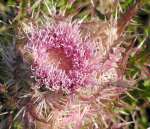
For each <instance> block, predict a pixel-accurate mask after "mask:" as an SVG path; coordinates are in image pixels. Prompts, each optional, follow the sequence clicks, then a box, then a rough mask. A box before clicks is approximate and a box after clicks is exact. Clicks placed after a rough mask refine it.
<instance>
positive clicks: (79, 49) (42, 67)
mask: <svg viewBox="0 0 150 129" xmlns="http://www.w3.org/2000/svg"><path fill="white" fill-rule="evenodd" d="M27 48H28V50H30V51H31V52H32V54H33V60H34V61H33V64H32V73H33V76H34V78H35V79H36V81H37V82H38V84H39V85H40V86H42V85H44V86H46V87H47V88H49V89H51V90H54V91H55V90H57V91H58V90H64V91H67V92H71V91H73V90H75V89H77V88H78V87H80V86H86V85H89V84H90V82H91V81H92V77H91V75H92V73H93V72H94V71H95V70H96V65H95V64H92V63H91V60H92V58H93V56H94V49H93V48H92V47H91V41H90V39H89V38H88V37H82V36H81V33H80V25H79V24H73V23H67V22H59V23H57V24H52V25H51V26H44V27H43V28H41V29H37V28H36V29H34V30H33V31H32V33H31V34H30V36H29V39H28V44H27Z"/></svg>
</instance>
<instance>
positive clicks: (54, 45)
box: [25, 20, 126, 129]
mask: <svg viewBox="0 0 150 129" xmlns="http://www.w3.org/2000/svg"><path fill="white" fill-rule="evenodd" d="M95 25H97V26H98V28H99V27H100V26H103V28H101V31H97V30H94V29H98V28H97V27H96V28H95V27H93V26H92V27H93V31H88V30H89V28H91V26H89V25H88V24H85V25H84V24H81V23H78V22H74V23H71V22H68V21H65V20H64V21H56V22H55V23H52V24H50V25H48V24H45V25H44V26H43V27H41V28H37V27H33V28H31V29H30V30H31V31H30V33H29V34H28V43H27V45H26V47H25V48H26V49H27V51H28V52H29V53H31V56H32V58H33V62H32V66H31V71H32V75H33V77H34V79H35V81H36V85H38V86H39V87H46V88H47V89H48V90H47V92H45V93H43V92H42V93H41V92H39V91H38V88H37V87H36V86H35V87H34V90H35V91H36V92H34V94H33V98H32V100H31V103H34V101H35V103H34V104H33V105H34V106H33V110H32V111H33V112H34V113H31V114H34V116H32V115H31V116H32V117H35V119H38V120H41V121H45V122H46V123H47V122H48V123H49V124H48V125H50V126H51V127H52V128H53V129H66V128H73V129H80V128H81V127H85V126H89V127H91V128H93V127H92V126H99V127H103V126H104V125H105V127H108V125H107V122H102V123H103V124H104V123H105V124H104V125H103V124H102V123H101V122H98V120H99V119H103V121H108V120H109V121H111V120H110V118H111V115H110V114H109V113H110V112H109V109H107V108H106V107H107V105H109V106H108V107H109V108H110V107H111V105H110V101H113V100H115V99H117V98H118V97H119V95H120V94H122V93H123V92H125V91H126V88H124V87H118V86H117V85H116V84H115V82H117V81H118V80H120V79H122V78H121V77H122V76H120V74H119V72H118V71H119V62H120V60H121V59H122V54H121V53H122V48H120V47H119V46H116V47H113V48H112V47H111V46H112V45H113V44H114V42H115V40H116V39H117V29H116V28H115V27H116V23H115V21H114V22H113V24H110V23H97V24H95ZM99 25H100V26H99ZM87 32H89V33H87ZM97 32H98V33H97ZM112 32H113V33H112ZM106 43H107V44H106ZM37 91H38V94H37ZM62 91H63V92H62ZM64 93H67V94H65V96H64ZM68 93H69V94H68ZM35 114H36V115H35ZM99 115H100V116H99ZM67 121H70V122H69V124H68V122H67ZM100 123H101V124H100ZM38 124H39V122H38ZM99 124H100V125H99ZM48 125H47V126H48ZM101 125H102V126H101Z"/></svg>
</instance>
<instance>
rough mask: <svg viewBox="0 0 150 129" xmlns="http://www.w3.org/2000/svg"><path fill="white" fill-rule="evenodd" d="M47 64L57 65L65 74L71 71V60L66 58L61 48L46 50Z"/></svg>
mask: <svg viewBox="0 0 150 129" xmlns="http://www.w3.org/2000/svg"><path fill="white" fill-rule="evenodd" d="M48 63H52V64H57V65H58V68H60V69H62V70H65V72H66V73H68V72H69V70H71V69H72V60H71V58H69V57H67V56H66V54H65V53H64V51H63V49H62V48H55V49H50V50H48Z"/></svg>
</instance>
